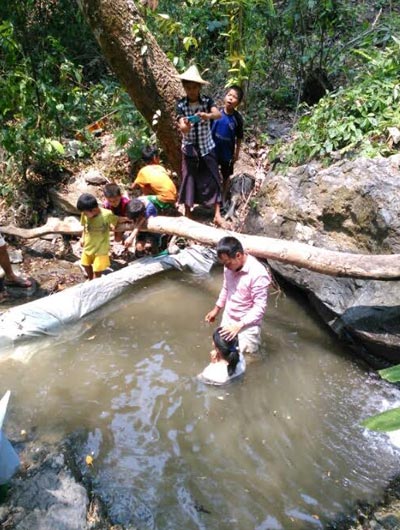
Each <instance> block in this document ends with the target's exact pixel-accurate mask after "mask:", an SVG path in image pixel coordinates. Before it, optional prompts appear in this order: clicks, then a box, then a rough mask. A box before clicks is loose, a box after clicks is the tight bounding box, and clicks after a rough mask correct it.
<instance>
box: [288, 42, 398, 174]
mask: <svg viewBox="0 0 400 530" xmlns="http://www.w3.org/2000/svg"><path fill="white" fill-rule="evenodd" d="M355 53H357V54H358V55H359V56H360V57H362V58H363V60H364V66H363V68H362V69H360V71H359V73H358V75H357V76H356V77H355V80H354V83H353V84H352V85H351V86H350V87H347V88H341V89H339V90H338V91H336V92H334V93H332V94H329V95H327V96H325V97H324V98H323V99H321V100H320V102H319V103H318V104H317V105H316V106H314V107H313V109H312V111H311V109H307V108H306V107H304V108H303V110H304V115H303V116H302V117H301V118H300V120H299V121H298V124H297V127H296V131H297V133H296V136H297V139H296V140H295V141H294V142H293V143H292V144H291V145H290V147H289V148H288V149H287V150H286V151H285V159H286V161H287V163H289V164H302V163H305V162H307V161H308V160H310V159H312V158H325V159H327V160H329V159H331V158H332V156H334V154H335V153H336V152H338V151H339V152H341V153H342V154H344V153H348V152H349V151H351V150H355V149H356V150H357V153H358V154H364V155H367V156H373V155H378V154H381V155H388V154H390V152H391V151H390V148H389V147H388V145H387V144H386V142H385V138H386V137H387V132H388V127H395V126H397V125H398V123H399V122H400V105H399V103H400V83H399V77H398V72H399V69H400V40H399V39H397V38H395V37H394V38H393V44H392V45H391V46H388V47H387V48H386V50H384V51H373V52H371V53H370V54H367V53H365V52H364V51H356V52H355Z"/></svg>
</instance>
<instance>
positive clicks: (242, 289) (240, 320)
mask: <svg viewBox="0 0 400 530" xmlns="http://www.w3.org/2000/svg"><path fill="white" fill-rule="evenodd" d="M217 255H218V259H219V261H220V263H222V265H224V282H223V285H222V289H221V292H220V293H219V297H218V300H217V302H216V304H215V306H214V309H212V310H211V311H210V312H209V313H207V315H206V316H205V320H206V322H214V320H215V318H216V316H217V315H218V313H219V312H220V311H221V309H224V312H223V315H222V322H221V327H222V332H221V335H222V336H223V338H224V339H226V340H232V339H233V338H234V337H236V335H237V336H238V338H239V349H240V351H241V353H245V352H247V353H254V352H256V351H257V350H258V347H259V345H260V337H261V322H262V319H263V316H264V313H265V310H266V308H267V299H268V287H269V285H270V283H271V275H270V273H269V272H268V270H267V269H266V268H265V266H264V265H263V264H262V263H260V262H259V261H258V260H257V259H256V258H254V257H253V256H250V255H249V254H246V253H245V252H244V250H243V246H242V244H241V243H240V241H239V240H238V239H236V238H235V237H230V236H228V237H223V238H222V239H221V240H220V241H219V242H218V244H217Z"/></svg>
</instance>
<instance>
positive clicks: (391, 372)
mask: <svg viewBox="0 0 400 530" xmlns="http://www.w3.org/2000/svg"><path fill="white" fill-rule="evenodd" d="M378 373H379V375H380V376H381V377H382V379H386V381H389V382H390V383H397V382H398V381H400V364H396V366H391V367H390V368H384V369H383V370H379V372H378Z"/></svg>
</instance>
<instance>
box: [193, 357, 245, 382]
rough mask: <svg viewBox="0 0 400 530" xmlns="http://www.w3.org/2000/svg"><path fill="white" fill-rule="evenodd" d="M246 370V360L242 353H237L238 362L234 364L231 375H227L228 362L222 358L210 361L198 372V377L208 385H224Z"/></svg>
mask: <svg viewBox="0 0 400 530" xmlns="http://www.w3.org/2000/svg"><path fill="white" fill-rule="evenodd" d="M245 370H246V361H245V359H244V357H243V355H242V354H241V353H240V354H239V362H238V363H237V365H236V368H235V372H234V373H233V374H232V375H228V363H227V362H226V361H224V360H221V361H217V362H215V363H210V364H209V365H207V366H206V367H205V368H204V370H203V371H202V372H201V374H199V376H198V377H199V379H200V380H201V381H203V383H208V384H210V385H224V384H226V383H229V382H230V381H232V379H235V378H236V377H239V376H240V375H242V374H244V372H245Z"/></svg>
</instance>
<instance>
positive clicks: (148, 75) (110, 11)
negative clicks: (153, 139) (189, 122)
mask: <svg viewBox="0 0 400 530" xmlns="http://www.w3.org/2000/svg"><path fill="white" fill-rule="evenodd" d="M76 1H77V3H78V5H79V6H80V8H81V9H82V12H83V14H84V16H85V18H86V20H87V22H88V24H89V26H90V27H91V28H92V31H93V33H94V35H95V37H96V39H97V41H98V43H99V45H100V48H101V50H102V52H103V55H104V57H105V58H106V60H107V61H108V63H109V64H110V66H111V68H112V69H113V71H114V73H115V75H116V76H117V77H118V79H119V80H120V81H121V83H122V84H123V85H124V86H125V88H126V90H127V92H128V94H129V96H130V97H131V99H132V101H133V102H134V104H135V106H136V108H137V109H138V111H139V112H140V113H141V114H142V115H143V116H144V118H145V119H146V121H147V123H148V124H149V126H150V127H151V128H152V129H153V130H154V131H155V133H156V135H157V138H158V140H159V143H160V146H161V147H162V149H163V151H164V154H165V156H166V159H167V161H168V163H169V164H170V166H171V167H172V169H173V170H174V171H176V172H177V173H178V175H180V171H181V155H180V153H181V151H180V133H179V132H178V129H177V124H176V120H175V102H176V99H177V98H179V97H181V96H182V95H184V94H183V89H182V84H181V82H180V80H179V79H177V77H176V76H177V75H178V72H177V71H176V69H175V68H174V67H173V65H172V64H171V62H170V61H169V59H168V58H167V56H166V55H165V53H164V52H163V51H162V50H161V48H160V47H159V46H158V44H157V42H156V40H155V39H154V37H153V35H152V34H151V33H150V32H149V30H148V29H147V27H146V25H145V22H144V20H143V18H142V17H141V16H140V13H139V11H138V9H137V7H136V5H135V3H134V2H133V1H131V0H76ZM156 113H157V115H158V113H160V114H159V115H158V118H157V119H156V121H157V123H156V124H154V125H153V121H154V119H155V116H156Z"/></svg>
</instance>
